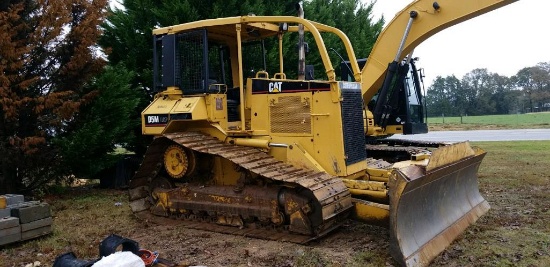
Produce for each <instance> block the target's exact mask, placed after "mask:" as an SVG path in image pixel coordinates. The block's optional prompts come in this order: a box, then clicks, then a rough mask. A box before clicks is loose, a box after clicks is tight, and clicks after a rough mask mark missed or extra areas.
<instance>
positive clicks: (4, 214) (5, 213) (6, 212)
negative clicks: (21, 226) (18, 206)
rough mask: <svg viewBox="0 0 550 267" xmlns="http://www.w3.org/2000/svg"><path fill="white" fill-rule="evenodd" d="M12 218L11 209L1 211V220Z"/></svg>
mask: <svg viewBox="0 0 550 267" xmlns="http://www.w3.org/2000/svg"><path fill="white" fill-rule="evenodd" d="M10 216H11V208H5V209H0V219H1V218H6V217H10Z"/></svg>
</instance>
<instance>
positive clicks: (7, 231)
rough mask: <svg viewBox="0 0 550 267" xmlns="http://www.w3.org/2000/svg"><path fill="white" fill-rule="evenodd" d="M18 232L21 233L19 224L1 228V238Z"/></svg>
mask: <svg viewBox="0 0 550 267" xmlns="http://www.w3.org/2000/svg"><path fill="white" fill-rule="evenodd" d="M17 233H21V227H20V226H19V225H18V226H15V227H11V228H6V229H1V230H0V239H3V238H4V236H9V235H13V234H17Z"/></svg>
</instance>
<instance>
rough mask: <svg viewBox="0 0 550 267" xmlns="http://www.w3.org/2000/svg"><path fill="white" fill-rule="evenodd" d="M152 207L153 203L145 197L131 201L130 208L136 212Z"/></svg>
mask: <svg viewBox="0 0 550 267" xmlns="http://www.w3.org/2000/svg"><path fill="white" fill-rule="evenodd" d="M150 207H151V204H150V203H149V202H148V201H146V200H145V198H141V199H138V200H134V201H132V202H130V208H131V209H132V211H134V212H139V211H143V210H147V209H149V208H150Z"/></svg>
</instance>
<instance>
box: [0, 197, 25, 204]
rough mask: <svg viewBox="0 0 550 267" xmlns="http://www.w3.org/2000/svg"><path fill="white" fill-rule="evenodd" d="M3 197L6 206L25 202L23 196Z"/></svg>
mask: <svg viewBox="0 0 550 267" xmlns="http://www.w3.org/2000/svg"><path fill="white" fill-rule="evenodd" d="M4 197H5V198H6V205H7V206H9V205H14V204H19V203H22V202H25V197H24V196H23V195H16V194H5V195H4Z"/></svg>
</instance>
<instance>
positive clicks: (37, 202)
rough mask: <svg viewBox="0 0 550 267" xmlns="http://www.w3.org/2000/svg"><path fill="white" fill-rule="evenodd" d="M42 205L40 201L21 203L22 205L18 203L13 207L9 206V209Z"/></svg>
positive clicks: (12, 205)
mask: <svg viewBox="0 0 550 267" xmlns="http://www.w3.org/2000/svg"><path fill="white" fill-rule="evenodd" d="M38 204H40V201H25V202H20V203H17V204H11V205H8V208H12V209H14V208H23V207H30V206H35V205H38Z"/></svg>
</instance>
